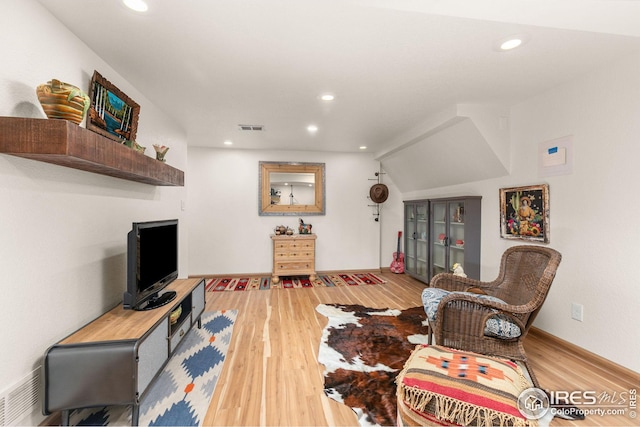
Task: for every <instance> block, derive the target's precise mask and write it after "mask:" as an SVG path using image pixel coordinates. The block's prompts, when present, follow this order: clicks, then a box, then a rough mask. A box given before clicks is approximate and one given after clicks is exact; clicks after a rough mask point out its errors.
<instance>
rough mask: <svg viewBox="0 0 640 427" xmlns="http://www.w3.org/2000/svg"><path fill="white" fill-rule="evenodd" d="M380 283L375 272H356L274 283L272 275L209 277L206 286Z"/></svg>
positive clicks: (248, 287)
mask: <svg viewBox="0 0 640 427" xmlns="http://www.w3.org/2000/svg"><path fill="white" fill-rule="evenodd" d="M380 283H386V280H384V279H383V278H381V277H380V276H377V275H375V274H373V273H355V274H326V275H319V276H318V277H317V278H316V279H315V280H309V276H292V277H281V278H280V281H279V282H278V283H273V282H272V281H271V277H270V276H269V277H221V278H213V279H209V280H208V281H207V285H206V288H207V290H208V291H209V292H223V291H253V290H267V289H300V288H316V287H323V288H324V287H334V286H358V285H377V284H380Z"/></svg>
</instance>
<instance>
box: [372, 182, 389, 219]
mask: <svg viewBox="0 0 640 427" xmlns="http://www.w3.org/2000/svg"><path fill="white" fill-rule="evenodd" d="M383 174H384V172H376V173H375V178H369V181H376V182H377V184H374V185H373V186H372V187H371V189H370V190H369V196H368V197H367V198H368V199H369V200H371V201H372V202H374V203H375V204H374V205H368V206H370V207H373V208H374V209H375V212H374V213H373V216H374V217H375V218H374V221H376V222H378V221H380V209H381V206H380V205H381V204H382V203H383V202H384V201H385V200H387V197H389V189H388V188H387V186H386V185H384V184H382V183H381V182H380V175H383Z"/></svg>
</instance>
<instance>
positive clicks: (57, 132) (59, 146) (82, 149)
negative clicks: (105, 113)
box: [0, 117, 184, 186]
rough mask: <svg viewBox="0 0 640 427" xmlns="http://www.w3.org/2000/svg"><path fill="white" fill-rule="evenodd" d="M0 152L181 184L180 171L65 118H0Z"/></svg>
mask: <svg viewBox="0 0 640 427" xmlns="http://www.w3.org/2000/svg"><path fill="white" fill-rule="evenodd" d="M0 153H5V154H10V155H12V156H18V157H25V158H27V159H33V160H38V161H41V162H47V163H53V164H56V165H60V166H66V167H70V168H74V169H80V170H83V171H87V172H93V173H98V174H102V175H108V176H113V177H116V178H122V179H126V180H129V181H136V182H142V183H145V184H150V185H163V186H183V185H184V172H183V171H181V170H179V169H176V168H174V167H172V166H169V165H167V164H166V163H163V162H161V161H159V160H156V159H154V158H151V157H149V156H146V155H144V154H142V153H139V152H137V151H135V150H133V149H131V148H129V147H127V146H125V145H122V144H118V143H117V142H116V141H113V140H111V139H109V138H106V137H104V136H102V135H99V134H97V133H95V132H92V131H90V130H87V129H85V128H82V127H80V126H78V125H76V124H75V123H72V122H69V121H67V120H58V119H33V118H22V117H0Z"/></svg>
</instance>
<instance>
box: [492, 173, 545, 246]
mask: <svg viewBox="0 0 640 427" xmlns="http://www.w3.org/2000/svg"><path fill="white" fill-rule="evenodd" d="M500 237H501V238H503V239H522V240H533V241H536V242H543V243H549V185H548V184H541V185H531V186H527V187H513V188H501V189H500Z"/></svg>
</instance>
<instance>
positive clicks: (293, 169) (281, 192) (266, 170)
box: [258, 162, 325, 215]
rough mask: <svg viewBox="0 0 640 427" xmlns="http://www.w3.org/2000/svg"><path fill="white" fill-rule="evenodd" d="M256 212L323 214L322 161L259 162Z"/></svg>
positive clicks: (323, 183) (323, 181)
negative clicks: (258, 190)
mask: <svg viewBox="0 0 640 427" xmlns="http://www.w3.org/2000/svg"><path fill="white" fill-rule="evenodd" d="M258 213H259V214H260V215H324V213H325V178H324V163H284V162H260V194H259V197H258Z"/></svg>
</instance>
